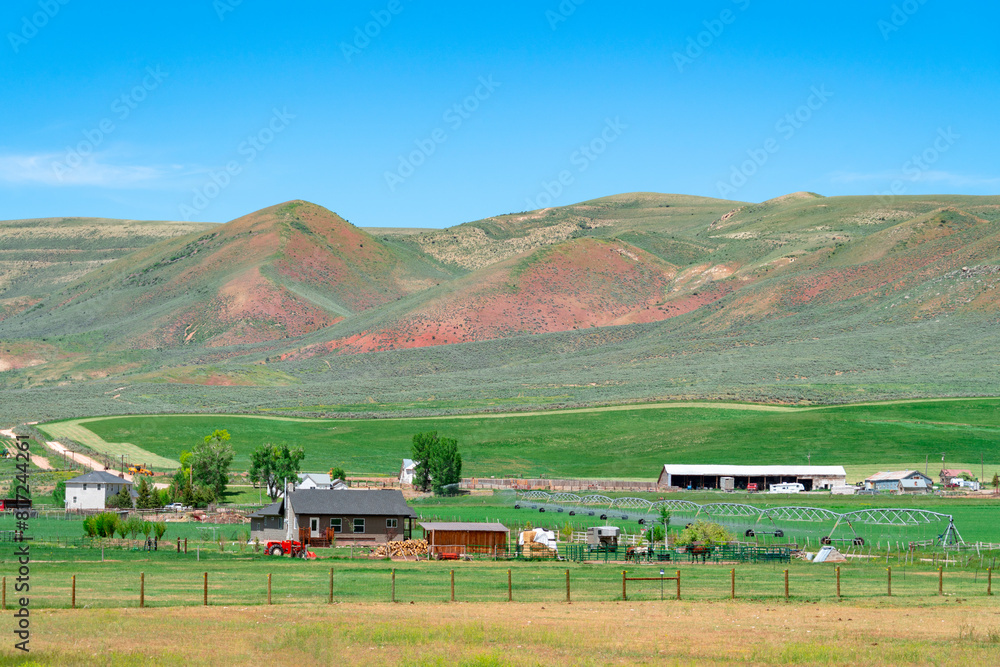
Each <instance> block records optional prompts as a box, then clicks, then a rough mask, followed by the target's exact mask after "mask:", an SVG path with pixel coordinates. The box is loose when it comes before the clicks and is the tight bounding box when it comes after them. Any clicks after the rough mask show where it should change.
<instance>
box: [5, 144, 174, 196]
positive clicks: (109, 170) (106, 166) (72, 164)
mask: <svg viewBox="0 0 1000 667" xmlns="http://www.w3.org/2000/svg"><path fill="white" fill-rule="evenodd" d="M177 170H178V168H177V167H176V166H172V167H159V166H144V165H129V164H113V163H112V162H111V161H109V160H108V156H107V154H93V155H90V156H87V157H80V156H78V155H76V154H74V155H72V156H68V155H66V154H60V153H42V154H37V155H0V182H4V183H10V184H13V185H45V186H50V187H65V186H70V187H71V186H90V187H100V188H134V187H156V186H157V185H160V184H162V180H163V179H164V178H165V177H166V176H169V175H172V174H174V173H176V171H177Z"/></svg>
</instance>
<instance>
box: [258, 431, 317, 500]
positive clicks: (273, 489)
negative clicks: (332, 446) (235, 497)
mask: <svg viewBox="0 0 1000 667" xmlns="http://www.w3.org/2000/svg"><path fill="white" fill-rule="evenodd" d="M305 457H306V453H305V451H304V450H303V449H302V448H301V447H289V446H288V445H273V444H271V443H269V442H268V443H264V444H263V445H261V446H260V447H257V448H256V449H254V450H253V452H251V454H250V483H251V484H253V485H254V486H257V485H259V484H263V485H265V486H266V487H267V495H268V496H270V498H271V502H274V501H276V500H277V499H278V494H279V493H280V492H281V485H282V484H284V481H285V480H286V479H288V480H295V479H297V478H298V475H299V470H300V469H301V465H302V459H304V458H305Z"/></svg>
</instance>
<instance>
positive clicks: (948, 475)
mask: <svg viewBox="0 0 1000 667" xmlns="http://www.w3.org/2000/svg"><path fill="white" fill-rule="evenodd" d="M956 477H962V478H968V479H975V478H976V476H975V475H973V474H972V471H971V470H966V469H964V468H945V469H944V470H942V471H941V473H940V478H941V483H942V484H951V483H952V481H951V480H953V479H955V478H956Z"/></svg>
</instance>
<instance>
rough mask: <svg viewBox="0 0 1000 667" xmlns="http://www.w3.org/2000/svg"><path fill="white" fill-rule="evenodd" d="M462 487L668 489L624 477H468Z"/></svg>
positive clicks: (491, 488) (510, 489)
mask: <svg viewBox="0 0 1000 667" xmlns="http://www.w3.org/2000/svg"><path fill="white" fill-rule="evenodd" d="M461 488H463V489H472V490H477V489H478V490H496V491H529V490H544V491H565V492H572V491H638V492H644V493H657V492H663V491H666V490H667V487H663V486H658V485H657V483H656V482H636V481H632V480H622V479H547V478H543V477H539V478H535V479H527V478H525V479H522V478H518V477H505V478H501V479H494V478H492V477H491V478H483V477H471V478H469V477H467V478H465V479H463V480H462V483H461Z"/></svg>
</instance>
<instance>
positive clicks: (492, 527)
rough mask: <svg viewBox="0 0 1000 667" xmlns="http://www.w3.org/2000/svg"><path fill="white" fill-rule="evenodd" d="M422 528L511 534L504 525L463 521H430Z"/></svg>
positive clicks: (423, 524)
mask: <svg viewBox="0 0 1000 667" xmlns="http://www.w3.org/2000/svg"><path fill="white" fill-rule="evenodd" d="M419 525H420V527H421V528H423V529H424V530H427V531H431V530H441V531H456V532H470V533H509V532H510V528H508V527H507V526H505V525H503V524H502V523H464V522H461V521H437V522H434V521H428V522H426V523H421V524H419Z"/></svg>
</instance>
